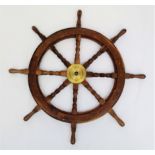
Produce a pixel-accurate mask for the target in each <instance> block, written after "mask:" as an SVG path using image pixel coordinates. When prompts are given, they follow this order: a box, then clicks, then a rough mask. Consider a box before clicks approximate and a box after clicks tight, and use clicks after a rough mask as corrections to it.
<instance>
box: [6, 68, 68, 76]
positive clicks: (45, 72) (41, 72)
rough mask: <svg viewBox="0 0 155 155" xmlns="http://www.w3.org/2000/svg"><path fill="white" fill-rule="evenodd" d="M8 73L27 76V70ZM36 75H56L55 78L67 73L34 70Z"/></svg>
mask: <svg viewBox="0 0 155 155" xmlns="http://www.w3.org/2000/svg"><path fill="white" fill-rule="evenodd" d="M9 72H10V73H20V74H29V69H13V68H12V69H10V70H9ZM35 74H36V75H57V76H66V75H67V71H46V70H40V69H38V70H36V72H35Z"/></svg>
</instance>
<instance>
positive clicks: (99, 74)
mask: <svg viewBox="0 0 155 155" xmlns="http://www.w3.org/2000/svg"><path fill="white" fill-rule="evenodd" d="M87 77H107V78H117V74H116V73H95V72H89V71H88V72H87Z"/></svg>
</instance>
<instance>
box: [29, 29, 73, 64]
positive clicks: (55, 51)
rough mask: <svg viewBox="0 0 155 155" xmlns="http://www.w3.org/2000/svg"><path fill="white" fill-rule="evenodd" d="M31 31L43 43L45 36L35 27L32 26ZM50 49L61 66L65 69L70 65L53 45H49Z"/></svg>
mask: <svg viewBox="0 0 155 155" xmlns="http://www.w3.org/2000/svg"><path fill="white" fill-rule="evenodd" d="M32 30H33V31H34V32H35V33H36V34H38V36H39V37H40V38H41V39H42V41H44V40H45V39H46V36H45V35H43V34H42V33H41V32H40V31H39V30H38V28H37V27H35V26H32ZM50 49H51V50H52V51H53V53H55V54H56V56H57V57H58V58H59V59H60V60H61V61H62V62H63V64H64V65H65V66H66V67H69V66H70V65H71V64H70V62H69V61H68V60H66V59H65V58H64V57H63V56H62V55H61V54H60V53H59V51H58V50H57V49H56V47H55V46H54V45H51V46H50Z"/></svg>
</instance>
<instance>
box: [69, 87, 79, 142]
mask: <svg viewBox="0 0 155 155" xmlns="http://www.w3.org/2000/svg"><path fill="white" fill-rule="evenodd" d="M77 95H78V84H73V107H72V114H73V115H75V114H77ZM71 132H72V133H71V144H75V142H76V138H75V132H76V123H75V122H72V123H71Z"/></svg>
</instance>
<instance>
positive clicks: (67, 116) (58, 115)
mask: <svg viewBox="0 0 155 155" xmlns="http://www.w3.org/2000/svg"><path fill="white" fill-rule="evenodd" d="M77 35H79V36H80V37H81V38H87V39H90V40H93V41H95V42H97V43H98V44H100V45H101V46H103V45H104V46H106V48H107V52H108V54H109V55H110V57H111V59H112V61H113V65H114V69H115V73H117V78H115V82H114V86H113V89H112V91H111V93H110V95H109V97H108V98H107V99H106V100H105V103H104V104H103V105H99V106H98V107H96V108H95V109H93V110H90V111H86V112H81V113H78V112H77V114H74V115H73V114H72V113H71V112H65V111H62V110H60V109H58V108H56V107H55V106H53V105H52V104H49V103H48V102H47V99H46V97H45V96H44V95H43V93H42V91H41V89H40V86H39V82H38V75H36V74H35V73H36V71H37V70H38V68H39V65H40V62H41V59H42V57H43V55H44V54H45V53H46V51H47V50H48V49H49V48H50V46H53V45H54V44H56V43H58V42H59V41H61V40H64V39H67V38H76V37H77ZM28 82H29V88H30V91H31V93H32V96H33V98H34V99H35V101H36V103H37V104H38V105H39V106H40V108H41V109H42V110H43V111H45V112H46V113H47V114H48V115H50V116H52V117H54V118H55V119H58V120H60V121H64V122H68V123H71V122H76V123H82V122H87V121H90V120H94V119H96V118H98V117H101V116H102V115H104V114H105V113H107V112H109V111H110V110H111V109H112V107H113V106H114V105H115V103H116V102H117V100H118V99H119V97H120V95H121V93H122V91H123V87H124V83H125V68H124V64H123V60H122V58H121V55H120V53H119V51H118V50H117V48H116V47H115V46H114V44H113V43H112V42H111V41H110V40H109V39H107V38H106V37H105V36H103V35H102V34H100V33H98V32H96V31H93V30H90V29H86V28H68V29H64V30H61V31H58V32H55V33H54V34H52V35H50V36H49V37H48V38H46V39H45V40H44V41H43V42H42V43H41V44H40V45H39V46H38V48H37V49H36V51H35V52H34V54H33V56H32V58H31V61H30V64H29V74H28Z"/></svg>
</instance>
